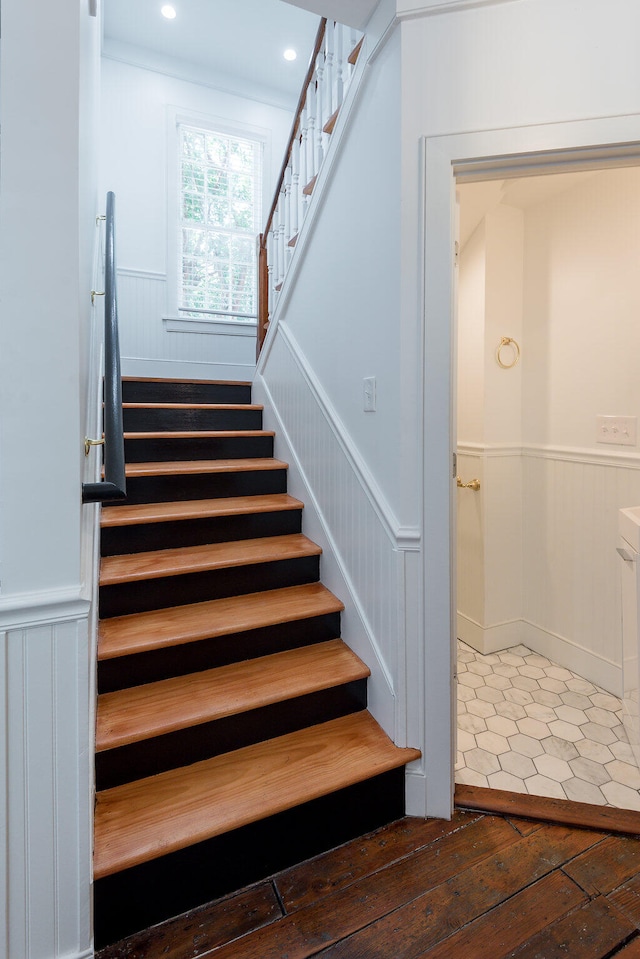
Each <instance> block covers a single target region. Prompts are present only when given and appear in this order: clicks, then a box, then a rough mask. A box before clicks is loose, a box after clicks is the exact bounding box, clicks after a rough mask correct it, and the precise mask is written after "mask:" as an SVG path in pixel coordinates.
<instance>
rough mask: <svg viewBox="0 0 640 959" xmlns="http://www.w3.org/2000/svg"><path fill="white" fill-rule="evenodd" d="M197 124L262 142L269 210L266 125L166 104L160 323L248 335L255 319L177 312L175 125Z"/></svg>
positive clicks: (265, 197)
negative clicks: (162, 311) (164, 234)
mask: <svg viewBox="0 0 640 959" xmlns="http://www.w3.org/2000/svg"><path fill="white" fill-rule="evenodd" d="M181 124H185V125H186V126H192V127H199V128H200V129H201V130H210V131H211V132H212V133H215V132H218V133H227V134H229V135H231V136H237V137H245V138H247V139H252V140H258V141H259V142H261V143H262V209H263V213H264V211H265V210H268V209H269V205H270V203H271V199H272V197H271V194H270V190H271V175H270V174H271V131H270V130H267V129H266V128H265V127H258V126H254V125H253V124H250V123H241V122H238V121H235V120H229V119H228V118H227V117H215V116H211V115H208V114H204V113H195V112H194V111H192V110H185V109H183V108H181V107H177V106H173V105H169V106H168V107H167V302H166V308H165V314H164V316H163V325H164V329H165V331H166V332H178V331H182V332H183V333H197V332H202V333H204V332H208V333H219V332H222V331H223V330H225V328H226V327H227V326H229V325H231V326H233V327H234V332H235V331H237V330H238V328H246V329H247V331H248V334H251V335H252V334H254V333H255V330H256V321H247V320H242V319H240V318H238V319H234V318H231V317H230V318H225V319H223V318H222V317H219V318H218V317H216V318H213V317H212V318H209V317H203V318H202V319H201V320H196V319H194V318H193V317H192V316H191V317H183V316H181V315H180V314H179V313H178V273H177V267H176V264H177V263H178V249H179V245H178V222H179V209H180V206H179V204H180V189H179V186H180V179H179V163H178V127H179V126H180V125H181Z"/></svg>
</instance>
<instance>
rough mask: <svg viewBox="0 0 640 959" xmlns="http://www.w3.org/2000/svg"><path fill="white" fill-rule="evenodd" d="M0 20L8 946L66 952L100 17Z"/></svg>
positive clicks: (0, 540)
mask: <svg viewBox="0 0 640 959" xmlns="http://www.w3.org/2000/svg"><path fill="white" fill-rule="evenodd" d="M1 28H2V63H1V67H0V71H1V72H0V115H1V118H2V166H1V168H0V224H1V226H0V313H1V316H2V323H1V324H0V448H1V449H2V455H1V459H0V500H1V511H0V512H1V516H0V555H1V556H2V585H1V590H0V660H1V661H2V663H3V667H2V675H1V686H0V698H1V699H2V716H3V717H6V727H5V728H4V730H3V734H2V737H1V741H2V747H1V748H2V753H1V754H0V755H1V759H2V764H3V768H2V775H3V780H4V781H5V782H6V784H7V786H6V793H5V790H4V789H3V791H2V795H3V799H2V806H1V807H0V812H1V813H2V826H1V829H0V834H1V835H2V839H3V849H2V859H3V866H2V872H3V880H5V879H6V882H7V888H6V890H4V891H3V895H2V897H1V901H2V906H1V907H0V908H1V910H2V916H1V918H0V928H1V929H2V933H1V937H2V938H1V940H0V941H1V943H2V944H1V945H0V952H2V954H3V955H5V956H7V957H8V959H25V957H26V959H53V957H56V959H57V957H62V956H65V957H71V956H74V957H79V956H86V955H88V954H89V952H90V946H91V930H90V880H91V841H90V817H91V793H90V770H89V759H88V755H89V696H88V670H89V651H88V623H87V616H88V602H87V601H86V600H85V599H84V584H83V572H84V571H83V566H82V557H81V548H80V544H81V538H82V536H83V527H84V525H85V523H91V519H92V513H89V512H86V511H85V510H83V507H82V506H81V480H82V472H83V460H84V457H83V443H82V440H83V435H84V421H83V412H84V409H83V407H84V398H85V396H86V384H87V371H86V356H87V350H88V340H89V336H88V326H89V322H90V298H89V293H90V289H91V273H90V266H91V253H92V249H93V238H94V229H95V227H94V218H95V212H96V211H95V185H96V177H95V170H93V169H92V166H91V156H92V152H93V150H92V145H91V143H92V130H93V118H94V116H95V103H94V97H93V94H94V92H95V90H94V88H93V86H92V82H91V80H92V77H93V76H94V72H95V62H96V52H97V50H98V45H99V38H98V21H97V20H96V19H94V18H91V17H90V16H89V11H88V5H87V4H85V3H82V4H77V3H75V4H74V3H66V4H55V5H52V4H50V3H48V2H46V0H35V2H34V3H32V4H28V5H25V4H24V3H22V2H21V0H5V2H3V4H2V12H1ZM53 37H55V38H56V40H55V43H52V38H53ZM87 81H88V85H87ZM5 746H6V752H5V751H4V750H5ZM5 798H6V806H5V805H4V801H5Z"/></svg>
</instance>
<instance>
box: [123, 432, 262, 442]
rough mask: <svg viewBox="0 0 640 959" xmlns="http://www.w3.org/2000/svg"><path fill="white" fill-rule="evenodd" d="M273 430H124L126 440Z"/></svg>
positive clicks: (244, 434)
mask: <svg viewBox="0 0 640 959" xmlns="http://www.w3.org/2000/svg"><path fill="white" fill-rule="evenodd" d="M275 435H276V434H275V432H274V430H139V431H138V432H136V433H131V432H126V433H125V434H124V438H125V439H126V440H158V439H163V440H166V439H170V440H176V439H228V438H229V437H238V436H242V437H247V436H275Z"/></svg>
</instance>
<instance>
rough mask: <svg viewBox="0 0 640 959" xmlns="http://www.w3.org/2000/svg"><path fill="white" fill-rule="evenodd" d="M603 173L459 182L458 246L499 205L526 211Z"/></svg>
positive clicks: (461, 244)
mask: <svg viewBox="0 0 640 959" xmlns="http://www.w3.org/2000/svg"><path fill="white" fill-rule="evenodd" d="M598 175H602V171H601V170H584V171H576V172H573V173H555V174H549V175H543V176H528V177H517V178H514V179H511V180H484V181H482V182H479V183H460V184H458V186H457V188H456V190H457V193H458V196H459V198H460V246H461V248H462V247H463V246H464V245H465V243H466V242H467V240H468V239H469V237H470V236H471V235H472V233H473V232H474V230H475V229H476V227H477V226H478V224H479V223H480V222H481V220H482V219H483V218H484V217H485V216H486V214H487V213H489V212H490V211H491V210H493V209H495V208H496V207H497V206H498V205H499V204H501V203H502V204H506V205H507V206H515V207H519V208H520V209H521V210H526V209H527V207H530V206H533V205H534V204H535V203H544V202H545V201H546V200H551V199H552V198H553V197H557V196H560V194H561V193H565V192H566V191H567V190H571V189H573V187H575V186H577V185H578V184H579V183H582V182H583V180H586V179H590V178H591V177H594V176H598Z"/></svg>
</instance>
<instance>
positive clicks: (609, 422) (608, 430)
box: [596, 416, 638, 446]
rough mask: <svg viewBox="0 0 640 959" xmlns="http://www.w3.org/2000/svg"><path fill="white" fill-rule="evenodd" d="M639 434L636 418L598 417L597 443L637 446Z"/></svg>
mask: <svg viewBox="0 0 640 959" xmlns="http://www.w3.org/2000/svg"><path fill="white" fill-rule="evenodd" d="M637 432H638V419H637V417H636V416H596V443H611V444H613V445H615V446H635V445H636V438H637Z"/></svg>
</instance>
